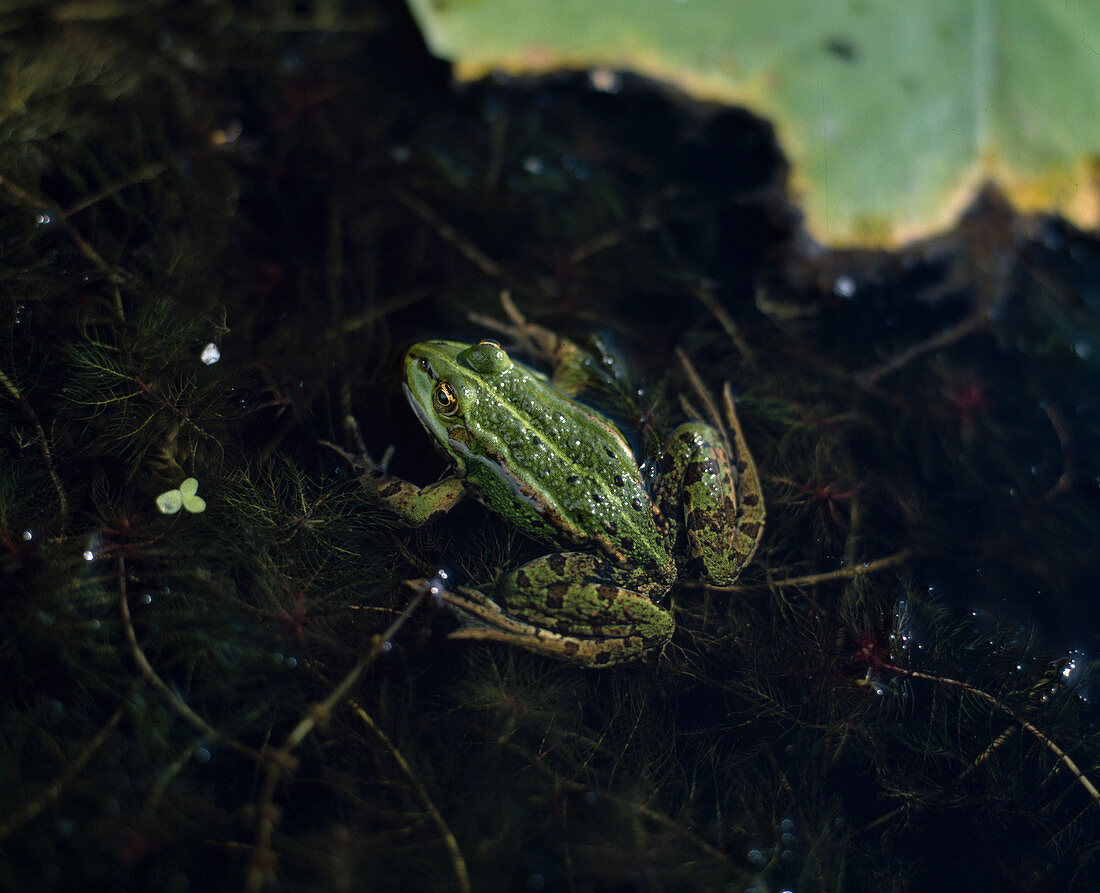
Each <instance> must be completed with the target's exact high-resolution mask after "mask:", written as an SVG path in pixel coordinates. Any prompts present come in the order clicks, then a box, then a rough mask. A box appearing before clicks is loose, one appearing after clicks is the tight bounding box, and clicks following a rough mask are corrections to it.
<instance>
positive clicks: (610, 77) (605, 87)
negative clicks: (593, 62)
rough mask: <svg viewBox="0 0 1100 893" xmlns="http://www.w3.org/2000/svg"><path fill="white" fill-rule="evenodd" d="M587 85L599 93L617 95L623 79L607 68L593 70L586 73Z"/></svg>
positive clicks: (621, 87)
mask: <svg viewBox="0 0 1100 893" xmlns="http://www.w3.org/2000/svg"><path fill="white" fill-rule="evenodd" d="M588 85H589V86H590V87H591V88H592V89H593V90H598V91H599V92H601V93H618V92H620V91H621V90H622V89H623V79H622V78H621V77H620V76H619V73H618V72H616V71H611V70H610V69H609V68H593V69H592V70H591V71H590V72H588Z"/></svg>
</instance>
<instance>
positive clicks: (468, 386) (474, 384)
mask: <svg viewBox="0 0 1100 893" xmlns="http://www.w3.org/2000/svg"><path fill="white" fill-rule="evenodd" d="M402 365H403V367H404V374H405V380H404V383H403V388H404V391H405V396H406V397H407V398H408V401H409V405H411V406H412V408H413V411H414V412H415V413H416V416H417V418H419V419H420V423H421V424H422V425H423V426H424V428H425V429H426V430H427V432H428V433H429V434H430V435H431V436H432V439H433V440H434V441H435V444H436V446H437V447H438V448H439V449H441V450H442V451H443V452H444V453H445V454H446V455H447V457H448V458H449V459H450V460H451V461H452V462H453V463H454V465H455V473H456V474H458V475H459V476H460V477H461V476H463V475H464V474H465V473H466V467H467V457H468V456H469V454H470V451H471V434H470V428H471V426H469V425H468V420H472V419H475V418H477V417H478V405H479V401H480V400H481V399H482V398H483V397H485V395H486V394H487V393H488V392H489V391H490V390H491V388H490V387H489V383H488V379H490V378H492V377H494V376H496V375H499V374H500V373H502V372H505V371H507V370H508V369H509V368H511V366H512V360H511V359H510V358H509V357H508V354H506V353H505V352H504V351H503V350H502V349H501V347H500V345H499V344H497V343H496V342H495V341H480V342H478V343H477V344H468V343H467V342H465V341H420V342H418V343H417V344H414V345H413V346H412V347H410V348H409V349H408V350H407V351H405V358H404V362H403V363H402ZM475 427H476V426H475Z"/></svg>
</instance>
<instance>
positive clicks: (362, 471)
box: [321, 440, 466, 527]
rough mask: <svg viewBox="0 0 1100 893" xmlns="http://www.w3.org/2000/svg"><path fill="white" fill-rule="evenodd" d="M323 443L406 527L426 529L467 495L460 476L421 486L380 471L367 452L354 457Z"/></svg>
mask: <svg viewBox="0 0 1100 893" xmlns="http://www.w3.org/2000/svg"><path fill="white" fill-rule="evenodd" d="M321 443H322V444H323V445H324V446H327V447H328V448H329V449H330V450H332V451H333V452H335V453H338V454H339V455H341V456H343V457H344V458H345V459H346V460H347V461H348V464H349V465H351V467H352V468H354V469H355V470H356V471H358V472H359V483H360V484H361V485H362V487H363V489H364V490H366V491H367V493H368V494H369V495H370V497H371V499H373V500H374V501H375V502H377V503H380V504H381V505H383V506H385V507H386V508H387V509H389V511H390V512H391V513H392V514H394V515H396V516H397V520H398V521H400V522H401V523H402V524H403V525H404V526H406V527H422V526H424V525H425V524H429V523H431V522H432V521H435V520H437V519H439V518H441V517H442V516H443V515H445V514H447V512H449V511H450V510H451V509H453V508H454V507H455V506H456V505H458V503H459V502H460V501H461V500H462V497H463V496H464V495H465V494H466V487H465V484H464V482H463V481H462V479H461V478H459V477H458V476H457V475H453V474H449V475H447V476H446V477H444V478H442V479H441V480H438V481H436V482H435V483H434V484H428V485H427V486H425V487H418V486H417V485H416V484H413V483H411V482H409V481H406V480H404V479H403V478H399V477H394V476H393V475H392V474H386V473H385V472H384V471H380V470H379V467H378V465H377V464H376V463H375V462H374V461H373V460H372V459H371V458H370V456H368V455H367V454H366V452H365V451H364V452H363V453H362V454H361V455H359V456H354V455H352V454H351V453H349V452H348V451H347V450H345V449H344V448H343V447H340V446H337V445H336V444H334V443H331V442H329V441H327V440H322V441H321Z"/></svg>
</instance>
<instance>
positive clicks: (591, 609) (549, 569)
mask: <svg viewBox="0 0 1100 893" xmlns="http://www.w3.org/2000/svg"><path fill="white" fill-rule="evenodd" d="M404 370H405V380H404V387H405V393H406V396H407V397H408V399H409V402H410V404H411V406H412V407H413V409H414V410H415V412H416V414H417V417H418V418H419V419H420V421H421V423H422V424H423V425H424V427H425V429H426V430H427V431H428V432H429V434H430V435H431V436H432V437H433V438H434V439H435V441H436V443H437V445H438V446H439V447H440V448H441V449H442V451H443V452H444V453H446V454H447V456H448V457H449V458H450V460H451V462H452V464H453V474H452V475H451V476H449V477H447V478H444V479H443V480H441V481H439V482H437V483H436V484H432V485H430V486H428V487H423V488H418V487H416V486H415V485H413V484H410V483H408V482H407V481H401V480H400V479H397V478H391V477H388V476H386V475H377V474H375V475H372V476H370V479H369V483H368V486H369V487H370V488H371V489H372V491H373V492H375V493H376V494H377V495H378V496H379V498H381V499H383V500H384V501H385V502H386V503H387V504H388V505H390V506H391V508H392V509H393V510H394V511H395V512H396V513H397V515H398V517H399V518H401V519H402V520H403V521H404V522H405V523H408V524H410V525H419V524H424V523H430V522H431V521H432V520H434V519H436V518H438V517H439V516H440V515H441V514H443V513H445V512H446V511H449V510H450V508H452V507H453V506H454V505H455V504H457V502H458V501H459V500H460V499H461V498H462V496H463V495H467V494H468V495H472V496H473V497H474V498H476V499H477V500H479V501H480V502H482V503H483V504H484V505H486V506H487V507H489V508H490V509H492V510H494V511H495V512H497V513H499V514H500V515H501V516H502V517H504V518H505V519H506V520H508V521H509V522H510V523H512V524H513V525H514V526H515V527H517V528H518V529H520V530H522V531H523V532H525V533H527V534H528V535H530V536H532V537H534V538H536V539H538V540H540V541H542V542H544V543H546V544H547V545H548V546H549V547H550V548H551V549H553V550H554V551H552V552H550V553H549V554H546V555H543V556H541V557H539V558H536V559H534V560H533V561H530V562H528V563H527V564H525V565H523V566H522V567H520V568H517V569H515V570H513V571H511V572H510V573H507V574H505V575H503V576H502V577H501V578H500V579H499V580H497V581H496V583H495V584H494V585H493V586H492V587H491V588H489V589H488V590H487V592H484V593H483V592H480V591H478V590H474V589H467V588H459V589H457V590H456V591H454V592H450V591H448V592H444V593H441V596H442V598H443V599H444V601H445V602H446V603H447V604H449V605H450V606H451V607H452V608H453V609H454V610H455V611H456V613H457V614H458V616H459V617H460V619H461V621H462V628H461V629H459V630H458V631H457V632H455V633H453V634H452V636H453V637H454V638H458V639H465V640H478V641H492V642H502V643H508V644H512V645H517V646H519V647H522V648H525V649H527V650H529V651H533V652H535V653H538V654H543V655H546V656H549V657H553V658H556V659H558V660H563V661H568V662H571V663H575V664H579V665H582V666H588V667H609V666H615V665H620V664H624V663H630V662H634V661H638V660H641V659H643V658H644V657H646V656H647V655H649V654H651V653H653V652H655V651H657V650H658V649H660V648H661V647H662V646H663V645H664V644H665V643H666V642H667V641H668V640H669V638H671V636H672V633H673V629H674V624H673V619H672V616H671V614H670V613H669V612H668V611H667V610H666V609H664V608H662V607H661V606H660V605H659V604H658V603H657V602H658V600H659V599H661V598H662V597H663V596H664V595H665V594H666V593H667V592H668V590H669V589H670V588H671V587H672V585H673V583H674V582H675V581H676V579H677V578H678V577H681V576H684V575H687V574H692V575H698V576H702V577H704V578H705V579H707V580H709V581H711V582H713V583H715V584H718V585H728V584H729V583H732V582H733V581H734V580H735V579H736V578H737V576H738V575H739V574H740V572H741V570H742V568H743V567H744V566H745V564H747V563H748V561H749V560H750V559H751V558H752V556H753V553H754V552H755V551H756V547H757V545H758V544H759V541H760V535H761V532H762V530H763V524H764V503H763V497H762V495H761V491H760V481H759V477H758V475H757V473H756V467H755V465H754V463H753V461H752V457H751V454H750V453H749V450H748V446H747V444H746V443H745V440H744V437H743V435H742V433H741V427H740V424H739V423H738V421H737V417H736V413H735V412H734V410H733V404H732V400H730V399H729V398H728V393H727V401H726V409H727V416H728V417H729V418H728V422H729V425H730V428H731V431H732V438H733V444H732V445H731V444H730V443H728V441H727V438H726V436H725V435H724V434H723V433H722V432H721V431H719V430H718V429H717V428H714V427H711V426H710V425H706V424H703V423H701V422H689V423H686V424H684V425H681V426H680V427H679V428H677V429H676V430H675V431H674V432H673V433H672V436H671V437H670V438H669V440H668V442H667V444H666V448H665V454H664V459H663V463H662V467H661V475H660V480H659V482H658V485H657V492H656V495H655V498H651V497H650V495H649V492H648V491H647V489H646V487H645V484H644V482H643V480H642V477H641V474H640V473H639V470H638V465H637V462H636V461H635V459H634V456H633V454H632V452H631V451H630V448H629V446H628V445H627V443H626V440H625V438H624V437H623V436H622V433H621V432H620V431H619V430H618V429H617V428H616V427H615V426H614V425H613V424H612V423H611V422H610V421H609V420H607V419H606V418H604V417H603V416H601V415H600V414H598V413H596V412H594V411H593V410H591V409H589V408H588V407H586V406H584V405H583V404H581V403H578V402H576V401H575V400H573V399H572V398H570V397H569V396H567V395H566V394H564V393H562V392H561V391H559V390H558V389H556V388H555V387H553V386H552V385H551V384H549V383H548V382H547V381H546V379H545V378H544V377H542V376H541V375H538V374H537V373H535V372H533V371H532V370H530V369H528V368H527V367H525V366H523V365H522V364H520V363H517V362H515V361H513V360H512V359H511V358H510V357H509V356H508V355H507V354H506V353H505V352H504V351H503V350H501V349H500V347H499V346H498V345H496V344H495V343H493V342H481V343H480V344H477V345H470V344H466V343H463V342H455V341H427V342H421V343H419V344H416V345H413V347H411V348H410V349H409V350H408V351H407V352H406V355H405V360H404Z"/></svg>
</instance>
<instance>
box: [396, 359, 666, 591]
mask: <svg viewBox="0 0 1100 893" xmlns="http://www.w3.org/2000/svg"><path fill="white" fill-rule="evenodd" d="M417 350H420V351H422V352H423V353H424V354H426V355H428V356H429V357H430V362H431V366H432V371H431V374H432V376H433V377H434V378H436V379H437V380H446V381H448V382H449V384H450V385H451V386H452V387H453V388H454V390H455V395H456V397H457V403H458V405H459V406H460V407H461V409H460V411H459V414H458V416H456V419H455V421H459V420H461V423H462V428H463V429H464V430H463V431H462V432H461V433H460V434H459V439H460V440H462V442H461V443H456V441H455V438H454V437H453V434H454V428H453V427H452V428H451V430H450V434H451V435H452V436H451V437H449V438H448V439H449V445H448V446H447V447H446V448H448V449H449V451H452V452H457V453H459V454H460V456H459V457H456V458H460V459H461V461H462V462H463V463H464V464H465V466H466V468H465V474H466V477H467V480H468V482H469V483H470V484H471V485H472V487H473V488H474V490H475V491H476V493H477V495H478V496H479V498H480V499H481V500H482V501H483V502H484V503H485V504H486V505H488V506H489V507H490V508H492V509H493V510H494V511H496V512H498V513H499V514H500V515H502V516H503V517H505V518H506V519H508V520H509V521H510V522H511V523H513V524H514V525H515V526H517V527H519V528H520V529H522V530H524V531H525V532H527V533H528V534H530V535H532V536H534V537H536V538H539V539H541V540H543V541H545V542H547V543H550V544H551V545H554V546H559V547H560V546H562V545H569V546H573V547H575V548H578V549H581V550H598V551H601V552H603V553H604V554H606V555H607V556H608V557H610V558H612V559H613V560H615V561H616V562H617V563H620V564H630V565H634V566H637V567H638V568H639V569H642V570H645V571H649V572H651V573H652V574H653V575H654V576H655V577H658V578H662V579H664V578H667V577H668V576H669V575H670V574H674V572H675V571H674V566H673V562H672V558H671V555H670V552H669V548H668V546H667V544H666V542H665V539H664V536H663V534H662V532H661V528H660V526H659V525H658V523H657V516H656V513H655V511H654V509H653V506H652V502H651V500H650V498H649V494H648V493H647V491H646V488H645V485H644V484H643V482H642V479H641V475H640V473H639V471H638V467H637V463H636V462H635V459H634V455H633V453H632V452H631V450H630V447H629V445H628V444H627V442H626V439H625V438H624V437H623V435H622V432H621V431H619V429H618V428H617V427H616V426H615V425H614V424H613V423H612V422H610V421H609V420H608V419H606V418H605V417H603V416H602V415H600V414H599V413H597V412H595V411H594V410H592V409H590V408H589V407H587V406H584V405H583V404H581V403H578V402H577V401H576V400H573V399H571V398H570V397H568V396H566V395H565V394H563V393H561V392H560V391H558V390H557V389H556V388H554V387H552V386H551V385H550V384H549V383H547V382H546V380H545V379H544V378H543V377H542V376H540V375H538V374H537V373H535V372H534V371H532V370H531V369H529V368H527V367H526V366H524V365H522V364H520V363H517V362H514V361H512V360H511V358H510V357H508V355H507V354H506V353H505V352H504V351H503V350H501V349H500V348H499V347H498V346H497V345H495V344H492V343H491V342H482V343H481V344H478V345H473V346H470V345H464V344H461V343H459V342H427V343H425V344H424V345H416V346H415V347H414V348H410V354H412V353H413V352H414V351H417Z"/></svg>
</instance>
